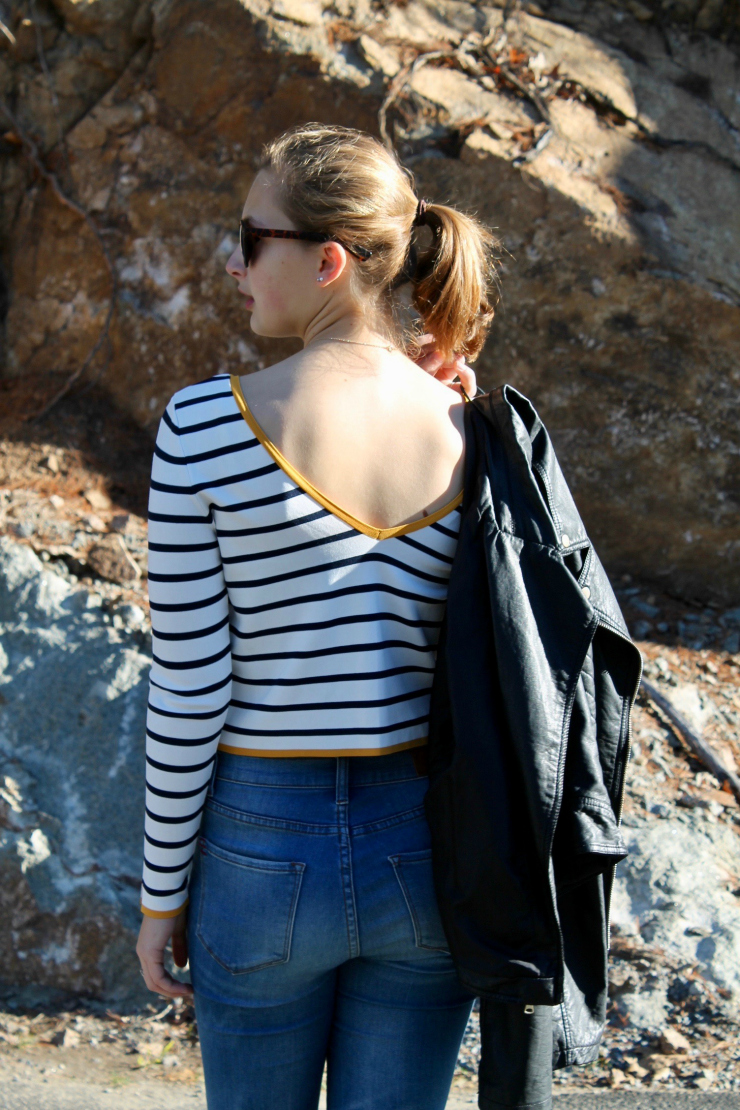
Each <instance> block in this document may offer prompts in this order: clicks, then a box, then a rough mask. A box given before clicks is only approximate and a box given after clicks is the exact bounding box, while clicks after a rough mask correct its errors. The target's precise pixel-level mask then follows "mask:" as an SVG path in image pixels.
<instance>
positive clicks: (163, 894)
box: [141, 845, 188, 898]
mask: <svg viewBox="0 0 740 1110" xmlns="http://www.w3.org/2000/svg"><path fill="white" fill-rule="evenodd" d="M165 846H166V847H169V845H165ZM141 885H142V886H143V887H144V890H145V891H146V892H147V894H152V895H155V896H156V897H157V898H169V897H170V895H172V894H179V893H180V891H181V890H185V887H186V886H187V885H188V880H187V879H183V880H182V882H181V883H180V885H179V886H175V887H172V888H171V889H169V890H155V889H154V887H151V886H148V885H147V884H146V883H145V882H144V880H143V879H142V880H141Z"/></svg>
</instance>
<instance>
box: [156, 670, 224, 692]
mask: <svg viewBox="0 0 740 1110" xmlns="http://www.w3.org/2000/svg"><path fill="white" fill-rule="evenodd" d="M230 682H231V675H230V674H228V675H226V677H225V678H222V679H221V681H220V682H214V683H213V685H212V686H201V688H200V689H199V690H170V689H169V687H167V686H162V685H161V683H159V682H155V681H154V679H153V678H152V677H151V675H150V676H149V685H150V686H154V687H156V689H157V690H164V692H165V693H166V694H171V695H172V697H173V698H200V697H203V696H204V695H205V694H215V692H216V690H223V688H224V686H228V684H229V683H230Z"/></svg>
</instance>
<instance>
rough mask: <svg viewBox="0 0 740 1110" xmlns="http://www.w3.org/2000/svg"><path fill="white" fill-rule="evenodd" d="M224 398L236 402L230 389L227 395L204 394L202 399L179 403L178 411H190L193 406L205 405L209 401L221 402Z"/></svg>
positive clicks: (191, 399)
mask: <svg viewBox="0 0 740 1110" xmlns="http://www.w3.org/2000/svg"><path fill="white" fill-rule="evenodd" d="M223 397H230V398H231V400H232V401H233V400H234V394H233V393H232V392H231V390H230V389H228V390H227V391H226V392H225V393H203V394H202V395H201V396H200V397H191V398H190V400H188V401H178V402H177V404H176V405H175V408H176V409H188V408H190V407H191V405H203V404H207V403H208V402H209V401H219V400H221V399H222V398H223Z"/></svg>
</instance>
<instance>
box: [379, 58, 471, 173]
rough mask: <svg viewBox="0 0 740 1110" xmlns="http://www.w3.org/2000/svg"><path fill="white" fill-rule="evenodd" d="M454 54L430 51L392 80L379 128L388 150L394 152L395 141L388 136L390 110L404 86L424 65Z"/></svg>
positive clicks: (380, 111)
mask: <svg viewBox="0 0 740 1110" xmlns="http://www.w3.org/2000/svg"><path fill="white" fill-rule="evenodd" d="M452 53H453V51H452V50H430V51H429V53H428V54H418V55H417V56H416V58H414V60H413V62H412V63H411V65H405V66H403V68H402V69H400V70H399V71H398V73H397V74H396V76H395V77H394V78H393V79H392V80H391V82H390V84H389V86H388V92H387V93H386V95H385V98H384V100H383V103H382V104H381V105H380V109H379V111H378V128H379V130H380V137H381V139H382V140H383V142H384V143H385V145H386V147H387V148H388V150H390V151H392V150H393V140H392V139H391V137H390V135H389V134H388V126H387V122H386V119H387V115H388V109H389V108H390V107H391V105H392V104H393V102H394V101H395V100H396V99H397V98H398V97H399V96H400V95H401V92H402V91H403V88H404V86H405V85H407V84H408V82H409V81H410V80H411V78H412V77H413V76H414V74H415V73H416V71H417V70H418V69H421V67H422V66H423V65H426V63H427V62H433V61H435V60H436V59H437V58H449V57H451V55H452Z"/></svg>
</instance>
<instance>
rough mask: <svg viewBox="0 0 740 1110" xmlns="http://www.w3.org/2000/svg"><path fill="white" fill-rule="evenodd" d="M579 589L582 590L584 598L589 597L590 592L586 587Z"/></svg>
mask: <svg viewBox="0 0 740 1110" xmlns="http://www.w3.org/2000/svg"><path fill="white" fill-rule="evenodd" d="M581 589H582V590H583V596H584V597H591V591H590V590H589V588H588V586H581Z"/></svg>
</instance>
